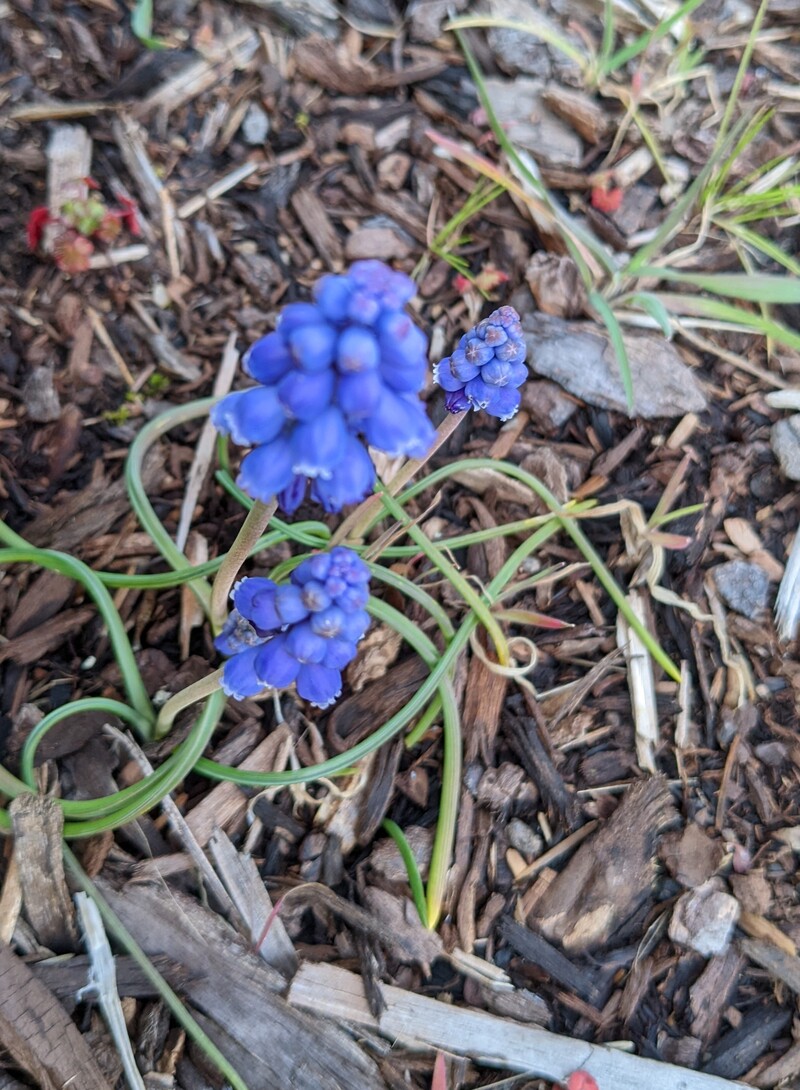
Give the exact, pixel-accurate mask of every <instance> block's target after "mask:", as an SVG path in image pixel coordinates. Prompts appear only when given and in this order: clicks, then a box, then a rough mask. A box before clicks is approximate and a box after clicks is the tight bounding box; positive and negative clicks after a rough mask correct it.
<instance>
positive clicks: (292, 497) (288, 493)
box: [278, 473, 308, 515]
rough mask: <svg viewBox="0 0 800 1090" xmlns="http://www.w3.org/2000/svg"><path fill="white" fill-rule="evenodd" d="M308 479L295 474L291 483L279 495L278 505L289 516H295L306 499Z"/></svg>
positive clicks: (300, 474)
mask: <svg viewBox="0 0 800 1090" xmlns="http://www.w3.org/2000/svg"><path fill="white" fill-rule="evenodd" d="M307 488H308V477H305V476H303V474H302V473H295V474H294V476H293V477H292V480H291V482H290V483H289V484H288V485H287V486H286V488H284V489H282V490H281V491H280V492H279V493H278V503H279V504H280V506H281V509H282V510H283V511H285V512H286V514H287V515H293V514H294V513H295V511H296V510H297V508H298V507H299V506H300V504H301V503H302V502H303V500H304V499H305V497H306V490H307Z"/></svg>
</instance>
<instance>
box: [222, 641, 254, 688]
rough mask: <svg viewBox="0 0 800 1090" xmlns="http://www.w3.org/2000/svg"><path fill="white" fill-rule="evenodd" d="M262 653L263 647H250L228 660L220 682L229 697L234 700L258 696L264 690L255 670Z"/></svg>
mask: <svg viewBox="0 0 800 1090" xmlns="http://www.w3.org/2000/svg"><path fill="white" fill-rule="evenodd" d="M261 651H262V648H261V647H248V648H247V650H246V651H240V652H239V653H238V655H234V656H233V658H230V659H228V661H227V662H226V663H225V665H224V666H223V668H222V678H221V680H220V687H221V689H222V691H223V692H224V693H225V694H226V695H227V696H232V697H233V699H234V700H245V699H246V698H247V697H248V696H258V694H259V693H260V692H261V690H262V689H263V688H264V685H263V683H262V682H261V680H260V679H259V677H258V675H257V674H256V669H255V663H256V657H257V656H258V655H259V654H260V652H261Z"/></svg>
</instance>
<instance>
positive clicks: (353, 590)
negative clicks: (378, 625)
mask: <svg viewBox="0 0 800 1090" xmlns="http://www.w3.org/2000/svg"><path fill="white" fill-rule="evenodd" d="M368 601H369V590H368V589H367V587H366V586H365V585H364V584H363V583H359V584H357V585H355V586H353V585H351V586H349V587H345V589H344V590H343V591H342V592H341V594H337V595H336V604H337V606H341V608H342V609H343V610H345V611H346V612H347V613H355V611H356V610H359V609H363V608H364V606H365V605H366V604H367V602H368Z"/></svg>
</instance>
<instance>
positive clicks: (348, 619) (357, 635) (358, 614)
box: [339, 609, 369, 643]
mask: <svg viewBox="0 0 800 1090" xmlns="http://www.w3.org/2000/svg"><path fill="white" fill-rule="evenodd" d="M368 628H369V613H367V611H366V610H365V609H357V610H356V611H355V613H345V615H344V624H343V625H342V630H341V632H340V633H339V636H340V638H341V639H343V640H348V641H349V642H350V643H358V641H359V640H360V639H361V637H362V636H363V635H364V633H365V632H366V631H367V629H368Z"/></svg>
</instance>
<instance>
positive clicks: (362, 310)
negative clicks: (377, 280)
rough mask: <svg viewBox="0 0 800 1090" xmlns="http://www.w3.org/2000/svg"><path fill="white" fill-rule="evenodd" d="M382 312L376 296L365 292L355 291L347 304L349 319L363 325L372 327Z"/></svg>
mask: <svg viewBox="0 0 800 1090" xmlns="http://www.w3.org/2000/svg"><path fill="white" fill-rule="evenodd" d="M380 312H381V304H380V302H379V301H378V300H377V299H376V298H375V296H374V295H369V294H367V292H365V291H358V290H356V291H354V292H353V294H352V295H351V296H350V300H349V302H348V304H347V317H348V318H351V319H352V320H353V321H354V322H361V324H362V325H372V324H373V323H374V322H376V321H377V319H378V315H379V314H380Z"/></svg>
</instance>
